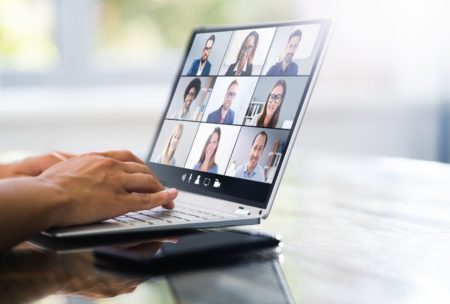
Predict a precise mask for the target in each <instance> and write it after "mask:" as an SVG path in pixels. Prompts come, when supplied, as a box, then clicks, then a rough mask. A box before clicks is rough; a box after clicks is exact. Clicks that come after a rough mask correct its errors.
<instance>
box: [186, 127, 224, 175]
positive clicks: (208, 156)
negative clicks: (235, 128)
mask: <svg viewBox="0 0 450 304" xmlns="http://www.w3.org/2000/svg"><path fill="white" fill-rule="evenodd" d="M220 132H221V131H220V128H219V127H216V128H215V129H214V131H213V132H212V133H211V134H210V135H209V136H208V139H207V140H206V142H205V145H204V146H203V150H202V155H201V156H200V159H199V161H198V163H196V164H195V165H194V168H193V169H194V170H199V171H203V172H209V173H218V171H219V166H218V165H217V164H216V162H215V160H216V152H217V148H218V147H219V142H220Z"/></svg>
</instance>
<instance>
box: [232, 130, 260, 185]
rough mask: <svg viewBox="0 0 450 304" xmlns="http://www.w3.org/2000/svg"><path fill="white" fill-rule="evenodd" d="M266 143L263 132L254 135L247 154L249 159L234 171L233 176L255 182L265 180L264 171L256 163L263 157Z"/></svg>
mask: <svg viewBox="0 0 450 304" xmlns="http://www.w3.org/2000/svg"><path fill="white" fill-rule="evenodd" d="M266 143H267V133H266V132H264V131H261V132H259V133H258V134H256V136H255V138H254V139H253V143H252V147H251V149H250V153H249V159H248V161H247V162H245V163H243V164H242V165H240V166H239V167H238V168H237V169H236V173H235V176H236V177H239V178H244V179H249V180H253V181H257V182H264V181H265V180H266V177H265V174H264V169H263V167H261V166H260V165H259V164H258V162H259V160H260V159H261V156H262V155H263V152H264V148H265V147H266Z"/></svg>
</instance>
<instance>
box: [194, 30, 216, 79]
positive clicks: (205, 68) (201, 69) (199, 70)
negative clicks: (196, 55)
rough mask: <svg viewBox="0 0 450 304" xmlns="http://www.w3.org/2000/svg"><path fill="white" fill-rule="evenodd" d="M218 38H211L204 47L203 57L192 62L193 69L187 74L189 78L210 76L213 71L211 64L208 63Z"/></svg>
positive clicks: (212, 36)
mask: <svg viewBox="0 0 450 304" xmlns="http://www.w3.org/2000/svg"><path fill="white" fill-rule="evenodd" d="M215 40H216V36H214V35H211V36H209V38H208V40H206V43H205V46H204V47H203V51H202V57H200V59H196V60H194V61H193V62H192V65H191V67H190V68H189V70H188V72H187V76H208V75H209V72H210V71H211V63H210V62H209V61H208V57H209V54H210V53H211V50H212V47H213V46H214V41H215Z"/></svg>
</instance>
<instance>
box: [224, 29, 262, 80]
mask: <svg viewBox="0 0 450 304" xmlns="http://www.w3.org/2000/svg"><path fill="white" fill-rule="evenodd" d="M258 40H259V35H258V33H257V32H256V31H252V32H250V34H248V35H247V37H246V38H245V40H244V42H243V43H242V45H241V48H240V50H239V53H238V56H237V58H236V62H235V63H233V64H231V65H230V66H229V67H228V70H227V72H226V73H225V76H251V75H252V69H253V64H252V61H253V57H254V56H255V52H256V47H257V46H258Z"/></svg>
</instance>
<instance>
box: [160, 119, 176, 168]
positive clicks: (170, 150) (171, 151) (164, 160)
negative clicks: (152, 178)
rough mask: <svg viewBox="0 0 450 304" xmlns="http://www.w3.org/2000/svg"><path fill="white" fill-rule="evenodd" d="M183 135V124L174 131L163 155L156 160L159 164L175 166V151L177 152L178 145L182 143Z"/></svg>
mask: <svg viewBox="0 0 450 304" xmlns="http://www.w3.org/2000/svg"><path fill="white" fill-rule="evenodd" d="M181 135H183V124H182V123H179V124H177V125H176V127H175V128H174V129H173V131H172V134H170V138H169V140H168V141H167V143H166V146H165V147H164V150H163V153H162V154H161V155H160V156H159V157H158V159H157V160H156V162H157V163H160V164H164V165H171V166H175V157H174V155H175V151H176V150H177V147H178V143H179V142H180V139H181Z"/></svg>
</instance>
